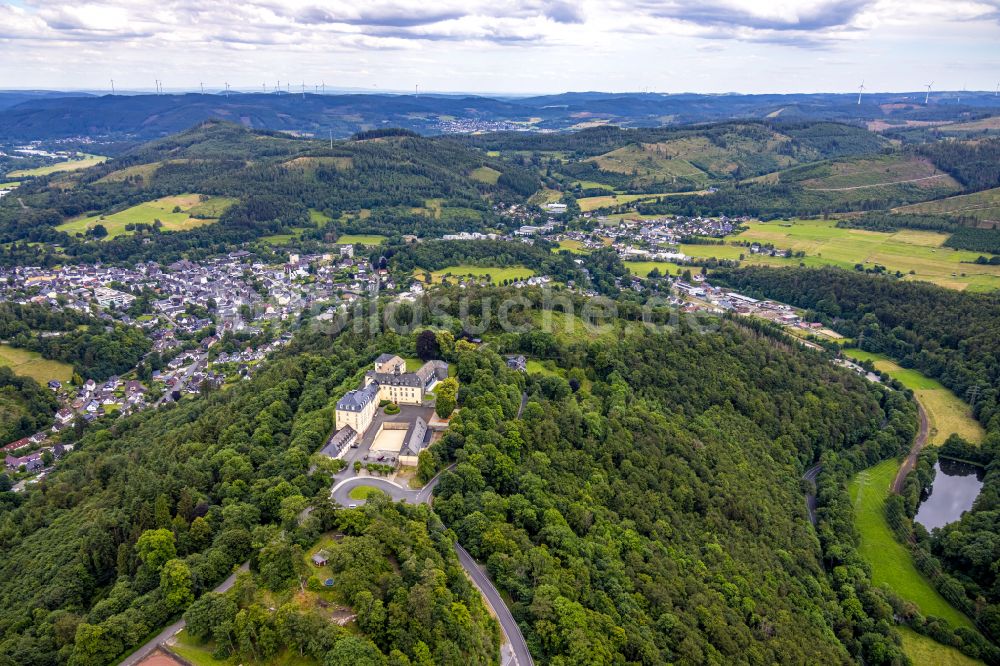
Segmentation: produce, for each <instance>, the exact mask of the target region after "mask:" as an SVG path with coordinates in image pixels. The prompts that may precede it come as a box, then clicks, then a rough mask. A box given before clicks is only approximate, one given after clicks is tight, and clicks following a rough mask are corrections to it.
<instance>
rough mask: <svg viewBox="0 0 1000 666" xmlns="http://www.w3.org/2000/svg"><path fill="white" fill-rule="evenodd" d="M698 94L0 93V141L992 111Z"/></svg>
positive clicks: (915, 118)
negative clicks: (225, 128) (203, 131)
mask: <svg viewBox="0 0 1000 666" xmlns="http://www.w3.org/2000/svg"><path fill="white" fill-rule="evenodd" d="M958 99H959V98H958V96H957V95H954V94H951V93H935V94H934V96H933V97H932V99H931V103H930V104H928V105H924V104H923V93H892V94H889V93H878V94H871V95H865V96H864V97H863V99H862V104H860V105H859V104H857V97H856V96H855V95H853V94H851V95H847V94H809V95H806V94H802V95H736V94H732V95H698V94H689V93H684V94H674V95H665V94H659V93H619V94H612V93H601V92H584V93H563V94H559V95H545V96H537V97H519V98H490V97H480V96H460V95H420V96H414V95H386V94H377V95H375V94H371V95H368V94H338V95H316V94H312V93H306V94H305V95H302V94H296V93H290V94H287V93H286V94H263V93H240V94H237V93H233V94H230V95H228V96H226V95H222V94H209V95H202V94H194V93H192V94H177V95H116V96H112V95H104V96H94V95H86V96H84V95H80V94H74V95H67V94H61V93H40V92H13V93H4V92H0V140H8V141H24V140H35V139H38V140H44V139H56V138H68V137H76V136H91V137H107V138H113V139H121V138H125V137H128V138H134V139H150V138H155V137H159V136H166V135H168V134H172V133H174V132H178V131H181V130H184V129H186V128H188V127H191V126H192V125H195V124H197V123H199V122H202V121H205V120H209V119H218V120H228V121H231V122H234V123H239V124H242V125H243V126H245V127H247V128H253V129H272V130H282V131H289V132H298V133H304V134H308V135H314V136H319V137H326V136H329V135H330V134H331V133H332V134H333V136H334V137H339V138H344V137H347V136H350V135H352V134H354V133H356V132H358V131H363V130H369V129H377V128H381V127H390V126H391V127H404V128H407V129H411V130H415V131H418V132H420V133H421V134H444V133H454V132H481V131H495V130H521V131H524V130H534V131H545V130H550V131H551V130H567V129H582V128H585V127H591V126H595V125H605V124H613V125H621V126H624V127H659V126H664V125H678V124H690V123H700V122H711V121H721V120H731V119H750V118H757V119H763V118H770V119H775V120H782V121H784V120H791V121H796V120H798V121H802V120H837V121H849V122H856V123H861V122H868V123H878V127H880V128H884V129H891V130H897V129H907V128H909V127H910V125H908V123H933V122H976V121H979V120H981V119H982V118H984V117H988V116H991V115H996V114H997V113H998V112H1000V99H997V98H996V97H995V96H994V95H992V94H991V93H990V94H988V93H966V94H964V96H962V97H961V100H962V101H961V103H959V101H958Z"/></svg>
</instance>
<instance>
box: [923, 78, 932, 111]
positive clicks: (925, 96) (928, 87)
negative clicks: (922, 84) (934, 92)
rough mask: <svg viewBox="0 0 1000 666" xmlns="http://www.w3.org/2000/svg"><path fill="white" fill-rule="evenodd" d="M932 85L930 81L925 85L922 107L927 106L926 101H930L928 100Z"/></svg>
mask: <svg viewBox="0 0 1000 666" xmlns="http://www.w3.org/2000/svg"><path fill="white" fill-rule="evenodd" d="M932 85H934V82H933V81H931V82H930V83H928V84H927V94H926V95H924V106H926V105H927V102H928V100H930V98H931V86H932Z"/></svg>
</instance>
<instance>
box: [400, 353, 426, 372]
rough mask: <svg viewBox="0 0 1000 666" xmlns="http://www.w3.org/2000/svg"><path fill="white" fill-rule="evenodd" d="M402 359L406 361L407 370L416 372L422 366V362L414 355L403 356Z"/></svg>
mask: <svg viewBox="0 0 1000 666" xmlns="http://www.w3.org/2000/svg"><path fill="white" fill-rule="evenodd" d="M403 360H404V361H406V371H407V372H416V371H417V370H419V369H420V368H422V367H423V366H424V362H423V361H421V360H420V359H419V358H417V357H416V356H404V357H403Z"/></svg>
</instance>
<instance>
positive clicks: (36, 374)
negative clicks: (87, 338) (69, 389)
mask: <svg viewBox="0 0 1000 666" xmlns="http://www.w3.org/2000/svg"><path fill="white" fill-rule="evenodd" d="M0 365H6V366H9V367H10V369H11V370H13V371H14V372H15V374H18V375H22V376H24V377H31V378H32V379H34V380H35V381H36V382H38V383H39V384H41V385H42V386H44V385H45V384H47V383H48V381H49V380H50V379H58V380H59V381H61V382H63V383H65V382H68V381H69V380H70V379H71V378H72V377H73V366H72V365H69V364H68V363H61V362H60V361H50V360H49V359H47V358H42V355H41V354H39V353H38V352H33V351H29V350H27V349H20V348H18V347H11V346H10V345H6V344H0Z"/></svg>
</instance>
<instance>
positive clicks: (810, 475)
mask: <svg viewBox="0 0 1000 666" xmlns="http://www.w3.org/2000/svg"><path fill="white" fill-rule="evenodd" d="M822 469H823V466H822V465H820V464H819V463H816V464H815V465H813V466H812V467H810V468H809V469H807V470H806V473H805V474H803V475H802V479H803V480H804V481H812V482H813V483H816V477H817V476H819V472H820V470H822ZM806 509H808V510H809V522H810V523H812V524H813V525H814V526H815V525H816V492H815V491H813V492H811V493H806Z"/></svg>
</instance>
